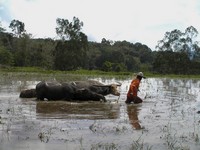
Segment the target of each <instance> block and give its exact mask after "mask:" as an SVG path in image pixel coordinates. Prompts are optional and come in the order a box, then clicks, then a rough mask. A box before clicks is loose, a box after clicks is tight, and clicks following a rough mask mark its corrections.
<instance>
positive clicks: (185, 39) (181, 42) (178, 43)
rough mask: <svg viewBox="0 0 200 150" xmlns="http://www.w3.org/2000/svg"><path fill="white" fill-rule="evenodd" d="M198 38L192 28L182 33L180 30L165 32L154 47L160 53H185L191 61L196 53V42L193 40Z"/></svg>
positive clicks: (195, 30) (196, 32)
mask: <svg viewBox="0 0 200 150" xmlns="http://www.w3.org/2000/svg"><path fill="white" fill-rule="evenodd" d="M197 36H198V31H197V29H196V28H194V27H193V26H190V27H188V28H186V30H185V32H184V33H182V32H181V31H180V30H177V29H175V30H173V31H171V32H166V33H165V36H164V38H163V39H162V40H160V41H158V44H157V46H156V49H157V50H160V51H173V52H185V53H186V54H187V55H188V56H189V57H190V59H193V57H194V55H195V53H196V51H198V42H197V41H195V38H196V37H197Z"/></svg>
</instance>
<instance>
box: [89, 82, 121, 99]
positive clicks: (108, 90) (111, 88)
mask: <svg viewBox="0 0 200 150" xmlns="http://www.w3.org/2000/svg"><path fill="white" fill-rule="evenodd" d="M93 86H95V87H101V88H102V89H104V90H103V91H104V94H103V95H107V94H113V95H115V96H120V93H119V91H118V89H117V87H118V86H121V84H110V85H93Z"/></svg>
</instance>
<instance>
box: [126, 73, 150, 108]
mask: <svg viewBox="0 0 200 150" xmlns="http://www.w3.org/2000/svg"><path fill="white" fill-rule="evenodd" d="M142 78H144V79H145V78H146V77H144V75H143V73H142V72H139V73H137V76H136V78H135V79H133V80H132V82H131V84H130V87H129V90H128V93H127V99H126V103H127V104H130V103H131V102H133V103H134V104H138V103H142V102H143V100H142V99H141V98H140V97H138V96H137V92H138V91H139V85H140V81H141V80H142Z"/></svg>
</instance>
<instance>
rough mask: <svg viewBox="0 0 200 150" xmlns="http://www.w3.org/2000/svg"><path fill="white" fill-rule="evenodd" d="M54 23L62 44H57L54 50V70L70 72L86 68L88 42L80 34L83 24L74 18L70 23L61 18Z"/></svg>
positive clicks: (82, 34)
mask: <svg viewBox="0 0 200 150" xmlns="http://www.w3.org/2000/svg"><path fill="white" fill-rule="evenodd" d="M56 22H57V27H56V33H57V35H58V36H59V37H60V38H61V39H62V42H63V43H61V42H58V45H57V46H56V48H55V52H54V55H55V67H56V69H61V70H72V69H77V68H79V67H82V68H84V67H86V66H87V65H86V64H87V61H88V60H87V51H88V40H87V36H86V35H85V34H84V33H83V32H81V29H82V26H83V22H82V21H80V20H79V19H78V18H76V17H73V21H72V22H70V21H68V20H67V19H61V18H58V19H57V20H56ZM66 59H67V62H66ZM59 65H60V66H59Z"/></svg>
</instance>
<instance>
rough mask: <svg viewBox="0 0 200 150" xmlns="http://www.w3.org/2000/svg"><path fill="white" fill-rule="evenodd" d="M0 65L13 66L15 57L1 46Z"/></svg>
mask: <svg viewBox="0 0 200 150" xmlns="http://www.w3.org/2000/svg"><path fill="white" fill-rule="evenodd" d="M0 64H1V65H10V66H12V65H13V55H12V53H11V52H9V51H8V50H6V49H5V47H3V46H0Z"/></svg>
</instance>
